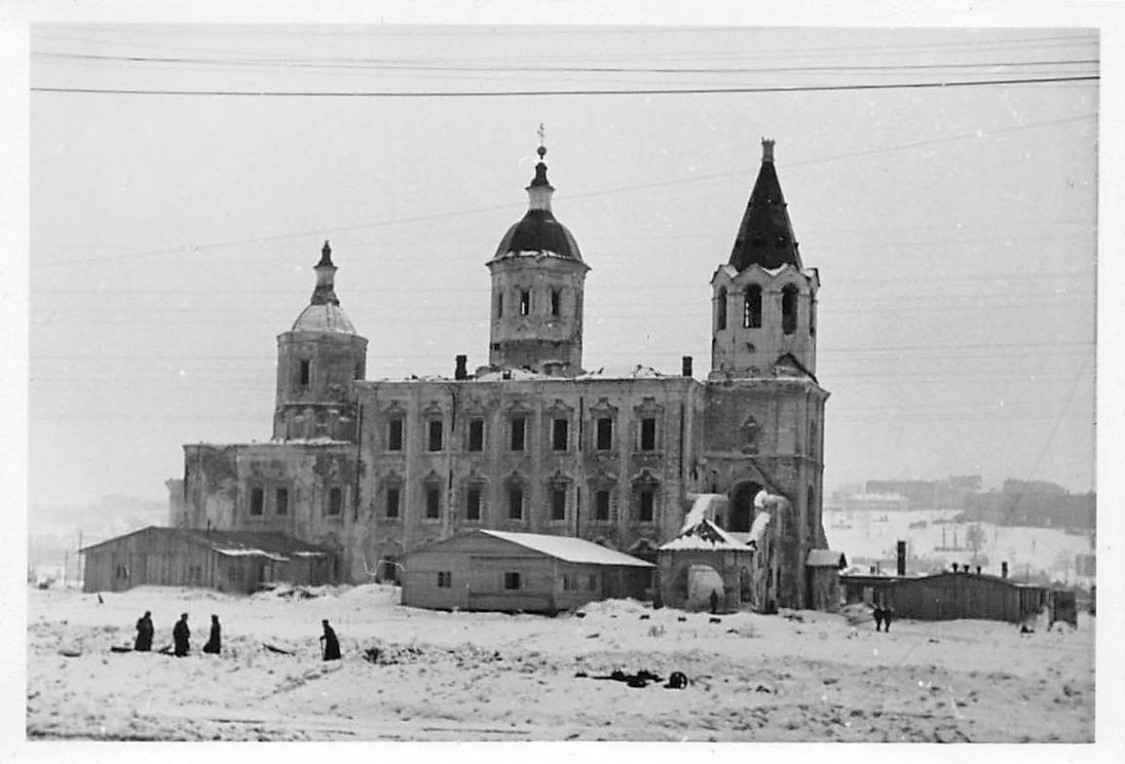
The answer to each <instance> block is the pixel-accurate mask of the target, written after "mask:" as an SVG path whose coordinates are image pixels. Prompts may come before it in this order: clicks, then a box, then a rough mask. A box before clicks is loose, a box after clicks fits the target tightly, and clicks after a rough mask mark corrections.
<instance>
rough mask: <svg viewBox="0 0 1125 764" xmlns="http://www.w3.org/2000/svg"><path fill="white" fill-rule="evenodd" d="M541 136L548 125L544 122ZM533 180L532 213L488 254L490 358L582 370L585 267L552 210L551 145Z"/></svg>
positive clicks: (559, 370)
mask: <svg viewBox="0 0 1125 764" xmlns="http://www.w3.org/2000/svg"><path fill="white" fill-rule="evenodd" d="M540 138H542V127H540ZM538 154H539V163H538V164H536V165H535V177H534V178H533V179H532V181H531V185H529V186H528V187H527V189H526V190H527V196H528V205H527V213H526V214H525V215H524V216H523V219H521V220H520V221H519V222H517V223H516V224H515V225H513V226H512V227H511V228H509V229H508V232H507V233H506V234H505V235H504V238H503V239H501V240H500V246H499V247H497V249H496V254H495V255H494V256H493V258H492V259H491V260H489V261H488V263H487V265H488V270H489V272H490V273H491V274H492V305H491V316H490V321H489V326H490V340H489V352H488V362H489V365H490V366H491V367H492V368H496V369H505V368H508V369H510V368H526V369H530V370H532V371H535V372H538V373H541V374H548V375H551V376H560V377H574V376H577V375H579V374H581V373H582V301H583V290H584V288H585V283H586V272H587V271H589V270H590V267H589V266H588V265H586V263H585V262H583V261H582V255H581V253H580V252H579V251H578V243H577V242H575V240H574V237H573V236H572V235H571V233H570V231H569V230H567V228H566V226H564V225H563V224H562V223H560V222H559V221H558V220H556V219H555V216H554V214H553V213H552V212H551V196H552V194H554V191H555V189H554V187H553V186H551V184H550V182H549V181H548V180H547V165H546V164H545V163H544V162H543V158H544V156H546V154H547V149H546V147H545V146H543V145H542V144H540V146H539V149H538Z"/></svg>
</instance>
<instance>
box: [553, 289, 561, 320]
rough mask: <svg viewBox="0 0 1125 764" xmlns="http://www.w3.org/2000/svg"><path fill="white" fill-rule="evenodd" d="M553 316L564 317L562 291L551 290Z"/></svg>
mask: <svg viewBox="0 0 1125 764" xmlns="http://www.w3.org/2000/svg"><path fill="white" fill-rule="evenodd" d="M551 315H552V316H561V315H562V290H561V289H552V290H551Z"/></svg>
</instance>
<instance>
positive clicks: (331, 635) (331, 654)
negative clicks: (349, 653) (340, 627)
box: [320, 618, 340, 661]
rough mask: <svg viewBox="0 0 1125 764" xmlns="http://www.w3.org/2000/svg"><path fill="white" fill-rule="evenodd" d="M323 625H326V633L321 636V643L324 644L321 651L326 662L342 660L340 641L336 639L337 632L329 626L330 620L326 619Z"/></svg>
mask: <svg viewBox="0 0 1125 764" xmlns="http://www.w3.org/2000/svg"><path fill="white" fill-rule="evenodd" d="M321 623H322V624H323V625H324V633H323V634H321V635H320V641H321V642H323V643H324V644H323V646H322V647H321V650H322V652H323V655H324V660H326V661H338V660H340V641H339V640H338V639H336V632H335V631H334V630H333V629H332V627H331V626H329V625H328V619H327V618H325V619H324V620H323V621H321Z"/></svg>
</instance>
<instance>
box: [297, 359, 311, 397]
mask: <svg viewBox="0 0 1125 764" xmlns="http://www.w3.org/2000/svg"><path fill="white" fill-rule="evenodd" d="M311 366H312V362H311V361H309V360H307V359H302V361H301V368H300V373H299V375H298V378H297V386H298V387H300V388H301V389H302V390H306V389H308V386H309V378H310V377H311V376H312V374H311V371H312V369H311Z"/></svg>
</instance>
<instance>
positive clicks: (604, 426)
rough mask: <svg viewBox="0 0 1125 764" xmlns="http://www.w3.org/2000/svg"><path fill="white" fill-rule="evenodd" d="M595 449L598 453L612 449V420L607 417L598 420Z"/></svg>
mask: <svg viewBox="0 0 1125 764" xmlns="http://www.w3.org/2000/svg"><path fill="white" fill-rule="evenodd" d="M595 447H596V448H597V449H598V450H599V451H609V450H610V449H612V448H613V420H612V419H610V418H609V417H601V418H600V419H598V422H597V438H596V442H595Z"/></svg>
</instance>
